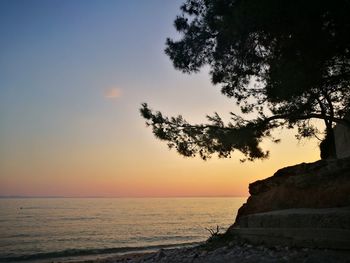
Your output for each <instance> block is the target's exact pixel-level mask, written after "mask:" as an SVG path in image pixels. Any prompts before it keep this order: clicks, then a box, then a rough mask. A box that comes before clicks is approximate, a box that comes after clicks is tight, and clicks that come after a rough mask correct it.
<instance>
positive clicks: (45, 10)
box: [0, 0, 319, 197]
mask: <svg viewBox="0 0 350 263" xmlns="http://www.w3.org/2000/svg"><path fill="white" fill-rule="evenodd" d="M181 3H182V1H178V0H172V1H164V0H148V1H142V0H124V1H122V0H114V1H110V0H104V1H98V0H88V1H85V0H72V1H70V0H60V1H58V0H53V1H37V0H31V1H25V0H2V1H0V38H1V41H0V92H1V96H0V196H7V195H25V196H70V197H84V196H106V197H145V196H147V197H149V196H151V197H170V196H247V195H248V185H249V183H251V182H253V181H256V180H260V179H263V178H266V177H268V176H271V175H272V174H273V173H274V172H275V171H276V170H277V169H279V168H281V167H284V166H286V165H293V164H297V163H300V162H311V161H315V160H317V159H319V150H318V142H317V141H316V140H311V141H300V142H299V141H297V140H296V139H295V137H294V133H293V131H284V130H282V131H278V132H276V134H275V135H277V137H279V138H281V139H282V142H281V143H280V144H273V143H272V142H269V141H266V142H264V144H263V146H264V149H269V150H270V154H271V157H270V158H269V159H268V160H264V161H255V162H253V163H252V162H246V163H244V164H242V163H240V161H239V159H240V158H241V157H242V156H241V155H240V154H239V153H233V155H232V158H230V159H219V158H217V157H213V158H212V159H210V160H209V161H203V160H201V159H200V158H199V157H196V158H185V157H182V156H180V155H179V154H177V153H176V152H175V151H171V150H169V149H168V148H167V146H166V145H165V143H163V142H161V141H158V140H157V139H155V138H154V136H153V135H152V132H151V130H150V129H149V128H147V127H146V125H145V122H144V120H143V119H142V118H141V116H140V114H139V108H140V105H141V103H143V102H147V103H148V104H149V105H150V107H151V108H153V109H155V110H161V111H162V112H164V113H165V114H167V115H172V116H173V115H177V114H182V115H183V116H184V117H185V118H186V119H187V120H189V121H191V122H194V123H202V122H205V121H206V118H205V116H206V115H207V114H212V113H213V112H215V111H217V112H218V113H219V114H222V115H223V116H228V112H229V111H233V112H236V113H239V112H238V109H237V108H236V107H235V104H234V102H233V101H232V100H230V99H228V98H226V97H224V96H223V95H221V94H220V87H219V86H213V85H212V84H211V82H210V78H209V75H208V69H203V70H202V71H201V72H200V73H198V74H191V75H188V74H183V73H181V72H179V71H177V70H175V69H174V68H173V66H172V63H171V61H170V59H169V58H168V57H167V56H166V55H165V54H164V48H165V40H166V38H167V37H173V38H177V37H179V36H178V35H177V33H176V31H175V29H174V27H173V21H174V19H175V17H176V15H178V14H179V7H180V5H181Z"/></svg>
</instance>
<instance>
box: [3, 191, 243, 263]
mask: <svg viewBox="0 0 350 263" xmlns="http://www.w3.org/2000/svg"><path fill="white" fill-rule="evenodd" d="M245 201H246V198H245V197H220V198H204V197H203V198H1V199H0V262H70V261H77V260H89V259H94V258H101V257H108V256H112V255H116V254H125V253H131V252H147V251H155V250H158V249H160V248H175V247H181V246H192V245H196V244H199V243H201V242H204V241H205V240H206V239H207V238H208V237H209V236H210V233H209V231H208V229H216V228H217V226H219V228H220V230H221V232H224V231H225V230H226V229H227V228H228V227H229V226H230V225H231V224H232V223H233V221H234V219H235V216H236V214H237V211H238V208H239V207H240V206H241V205H242V204H243V203H244V202H245Z"/></svg>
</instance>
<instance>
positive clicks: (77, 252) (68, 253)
mask: <svg viewBox="0 0 350 263" xmlns="http://www.w3.org/2000/svg"><path fill="white" fill-rule="evenodd" d="M200 243H201V242H187V243H176V244H162V245H153V246H144V247H115V248H100V249H67V250H63V251H54V252H47V253H37V254H29V255H21V256H10V257H3V258H0V262H17V261H27V260H39V259H54V258H63V257H72V256H73V257H74V256H76V257H78V256H92V255H102V254H117V253H129V252H142V251H149V250H158V249H161V248H176V247H183V246H195V245H199V244H200Z"/></svg>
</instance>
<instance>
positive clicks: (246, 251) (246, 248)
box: [70, 241, 350, 263]
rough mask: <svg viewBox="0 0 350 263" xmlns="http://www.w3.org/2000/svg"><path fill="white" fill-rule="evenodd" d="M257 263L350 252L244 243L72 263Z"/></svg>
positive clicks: (322, 261) (328, 258) (335, 257)
mask: <svg viewBox="0 0 350 263" xmlns="http://www.w3.org/2000/svg"><path fill="white" fill-rule="evenodd" d="M146 262H148V263H186V262H188V263H190V262H192V263H225V262H231V263H235V262H237V263H253V262H262V263H270V262H290V263H294V262H318V263H328V262H335V263H345V262H350V251H349V250H328V249H310V248H293V247H284V246H275V247H265V246H263V245H258V246H256V245H252V244H249V243H245V242H240V241H231V242H229V243H228V244H226V245H224V246H217V247H214V248H213V247H211V248H210V246H209V247H208V246H207V245H204V246H203V245H202V246H195V247H183V248H170V249H160V250H158V251H154V252H143V253H142V252H140V253H128V254H124V255H115V256H109V257H104V258H96V259H89V260H79V261H71V262H70V263H146Z"/></svg>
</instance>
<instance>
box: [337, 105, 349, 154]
mask: <svg viewBox="0 0 350 263" xmlns="http://www.w3.org/2000/svg"><path fill="white" fill-rule="evenodd" d="M345 119H346V120H348V121H350V112H348V114H347V115H346V116H345ZM334 137H335V147H336V149H337V156H338V158H345V157H349V156H350V128H349V127H347V126H345V125H340V124H338V125H337V126H336V127H335V128H334Z"/></svg>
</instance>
